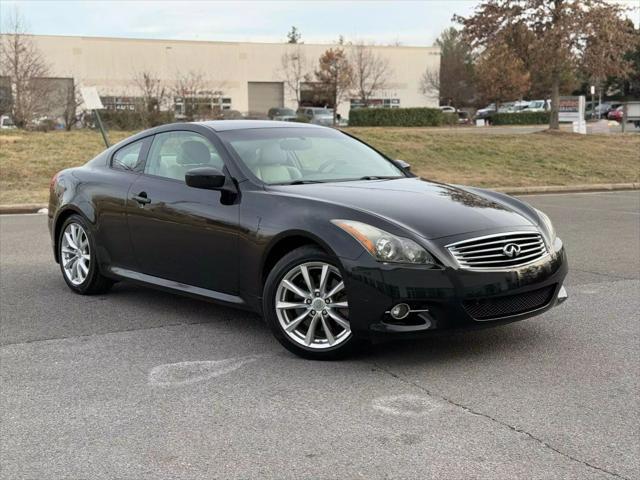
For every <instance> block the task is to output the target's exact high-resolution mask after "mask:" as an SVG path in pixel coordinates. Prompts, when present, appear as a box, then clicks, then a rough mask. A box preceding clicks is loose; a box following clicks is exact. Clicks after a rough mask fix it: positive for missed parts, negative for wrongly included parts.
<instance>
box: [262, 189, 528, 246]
mask: <svg viewBox="0 0 640 480" xmlns="http://www.w3.org/2000/svg"><path fill="white" fill-rule="evenodd" d="M274 188H275V189H276V190H277V191H279V192H282V193H284V194H292V195H295V196H300V197H304V198H309V199H314V200H318V201H321V202H322V201H324V202H330V203H333V204H339V205H342V206H345V207H347V208H354V209H356V210H359V211H361V212H365V213H368V214H371V215H374V216H377V217H382V218H384V219H385V220H387V221H389V222H391V223H394V224H396V225H398V226H400V227H403V228H405V229H407V230H410V231H412V232H413V233H415V234H417V235H420V236H422V237H424V238H427V239H435V238H440V237H447V236H451V235H459V234H462V233H468V232H474V231H480V230H491V229H504V228H506V227H527V226H528V227H531V226H536V223H535V217H534V216H533V212H532V209H531V208H530V207H528V206H526V204H524V203H522V202H519V201H518V200H516V199H513V198H511V197H507V196H504V195H502V194H498V193H495V194H494V193H493V192H489V191H483V190H479V189H473V188H467V187H460V186H452V185H446V184H442V183H435V182H430V181H426V180H422V179H419V178H403V179H393V180H369V181H354V182H336V183H319V184H304V185H287V186H278V187H274Z"/></svg>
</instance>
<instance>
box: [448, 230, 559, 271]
mask: <svg viewBox="0 0 640 480" xmlns="http://www.w3.org/2000/svg"><path fill="white" fill-rule="evenodd" d="M447 248H448V249H449V251H450V252H451V254H452V255H453V256H454V258H455V259H456V261H457V262H458V265H460V267H461V268H466V269H469V270H505V269H510V268H515V267H521V266H523V265H527V264H529V263H532V262H535V261H536V260H539V259H540V258H542V257H544V256H545V255H547V247H546V246H545V243H544V240H543V239H542V235H540V234H539V233H537V232H510V233H498V234H494V235H487V236H485V237H478V238H472V239H469V240H463V241H461V242H456V243H452V244H451V245H447ZM509 253H515V255H513V256H509V255H508V254H509Z"/></svg>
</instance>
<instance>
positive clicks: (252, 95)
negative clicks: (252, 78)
mask: <svg viewBox="0 0 640 480" xmlns="http://www.w3.org/2000/svg"><path fill="white" fill-rule="evenodd" d="M273 107H284V84H283V83H282V82H249V114H250V115H255V116H265V117H266V116H267V112H268V111H269V109H270V108H273Z"/></svg>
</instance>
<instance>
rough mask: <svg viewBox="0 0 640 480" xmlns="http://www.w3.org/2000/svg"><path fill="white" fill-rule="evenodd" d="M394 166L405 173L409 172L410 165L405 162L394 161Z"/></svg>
mask: <svg viewBox="0 0 640 480" xmlns="http://www.w3.org/2000/svg"><path fill="white" fill-rule="evenodd" d="M396 165H397V166H399V167H400V168H401V169H402V170H404V171H405V172H410V171H411V164H410V163H407V162H405V161H404V160H399V159H396Z"/></svg>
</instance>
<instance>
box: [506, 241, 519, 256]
mask: <svg viewBox="0 0 640 480" xmlns="http://www.w3.org/2000/svg"><path fill="white" fill-rule="evenodd" d="M502 253H504V254H505V255H506V256H507V257H509V258H513V257H517V256H518V255H519V254H520V245H518V244H517V243H507V244H506V245H505V246H504V247H503V248H502Z"/></svg>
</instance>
